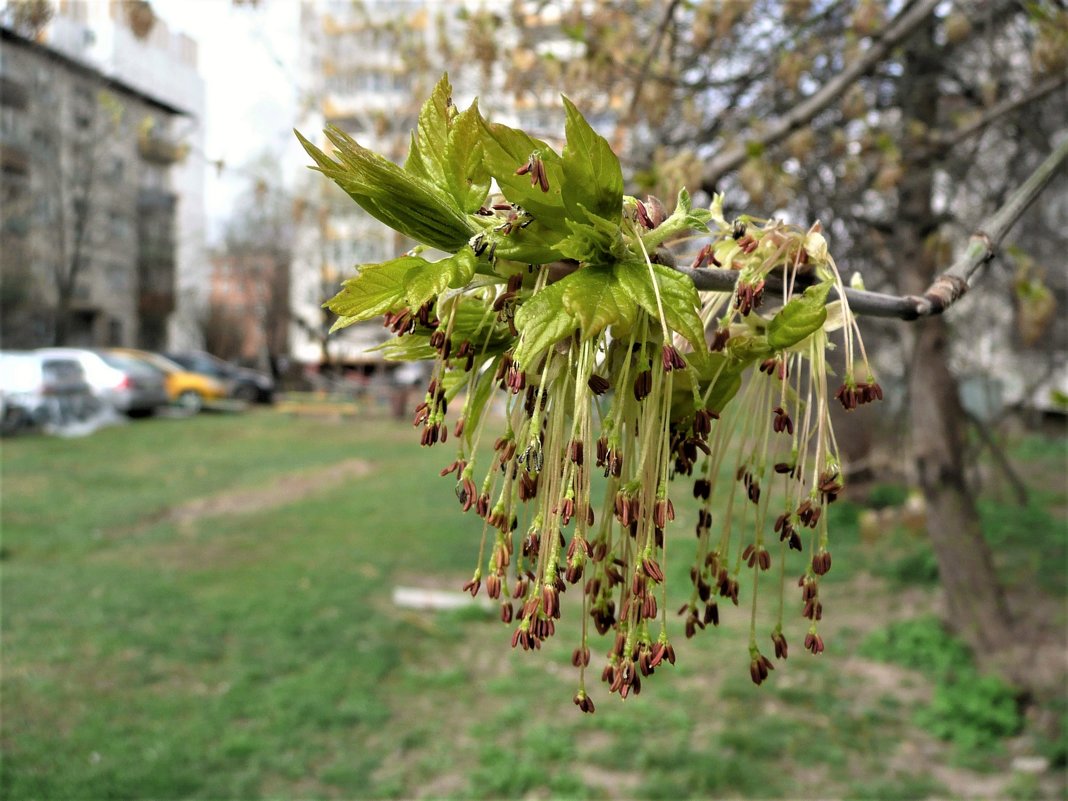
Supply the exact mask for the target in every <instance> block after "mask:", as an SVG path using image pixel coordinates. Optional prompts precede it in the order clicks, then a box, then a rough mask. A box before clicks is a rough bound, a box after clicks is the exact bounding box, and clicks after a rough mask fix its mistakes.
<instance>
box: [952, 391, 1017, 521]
mask: <svg viewBox="0 0 1068 801" xmlns="http://www.w3.org/2000/svg"><path fill="white" fill-rule="evenodd" d="M964 415H965V417H967V418H968V422H969V423H971V424H972V427H973V428H974V429H975V432H976V433H977V434H978V435H979V439H981V440H982V443H983V445H985V446H986V447H987V448H988V449H989V450H990V455H991V456H993V457H994V463H995V464H996V465H997V466H998V469H999V470H1001V472H1002V474H1004V476H1005V478H1006V479H1008V482H1009V485H1010V486H1011V487H1012V494H1013V495H1014V496H1015V497H1016V505H1017V506H1027V502H1028V499H1029V497H1030V496H1029V494H1028V491H1027V485H1026V484H1025V483H1024V481H1023V479H1022V478H1020V475H1019V473H1017V472H1016V469H1015V468H1014V467H1013V466H1012V462H1010V461H1009V457H1008V456H1006V455H1005V451H1004V449H1003V448H1002V447H1001V445H999V444H998V441H997V440H996V439H995V438H994V434H993V433H992V432H991V431H990V426H989V425H987V423H986V422H985V421H983V420H982V419H980V418H979V417H978V416H977V415H974V414H972V413H971V412H969V411H968V410H967V409H965V410H964Z"/></svg>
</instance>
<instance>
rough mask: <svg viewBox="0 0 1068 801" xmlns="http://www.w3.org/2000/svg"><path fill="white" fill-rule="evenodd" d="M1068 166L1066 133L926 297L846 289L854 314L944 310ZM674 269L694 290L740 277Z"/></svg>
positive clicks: (728, 287)
mask: <svg viewBox="0 0 1068 801" xmlns="http://www.w3.org/2000/svg"><path fill="white" fill-rule="evenodd" d="M1065 162H1068V131H1066V132H1065V136H1064V138H1063V139H1062V141H1061V143H1060V145H1058V146H1057V147H1056V148H1055V149H1054V150H1053V152H1052V153H1051V154H1050V155H1049V156H1047V157H1046V159H1045V161H1043V162H1042V163H1041V164H1040V165H1038V167H1037V168H1036V169H1035V171H1034V172H1033V173H1031V176H1030V177H1029V178H1028V179H1027V180H1026V181H1024V182H1023V184H1021V185H1020V186H1019V187H1018V188H1017V189H1016V191H1015V192H1013V193H1012V195H1011V196H1010V197H1009V199H1008V200H1007V201H1005V204H1004V205H1003V206H1002V207H1001V208H999V209H998V210H997V211H995V212H994V213H993V214H992V215H990V216H989V217H987V218H986V219H985V220H984V221H983V222H982V224H980V226H979V228H978V229H977V230H976V231H975V233H973V234H972V236H971V241H970V242H969V244H968V248H967V250H966V251H965V252H964V253H963V255H961V256H960V258H958V259H957V260H956V261H955V262H954V263H953V264H952V266H950V268H949V269H948V270H946V272H944V273H943V274H942V275H940V276H939V277H938V278H937V279H935V281H934V283H933V284H931V286H930V287H929V288H928V289H927V291H926V292H924V293H923V295H905V296H898V295H886V294H883V293H881V292H865V291H861V290H856V289H846V291H845V292H846V298H847V300H848V301H849V307H850V308H851V309H852V310H853V311H854V312H855V313H856V314H863V315H867V316H869V317H893V318H897V319H901V320H916V319H918V318H920V317H930V316H931V315H935V314H941V313H942V312H944V311H945V310H946V309H948V308H949V307H950V306H952V305H953V304H954V303H955V302H956V301H958V300H959V299H960V298H961V296H962V295H964V293H965V292H967V291H968V286H969V282H970V281H971V279H972V276H973V275H974V274H975V273H976V272H977V271H978V270H979V268H980V267H981V266H983V265H984V264H986V263H987V262H989V261H990V260H991V259H993V258H994V256H995V254H996V253H997V250H998V247H999V246H1000V244H1001V240H1002V239H1004V238H1005V234H1006V233H1008V231H1009V229H1011V228H1012V226H1013V225H1015V224H1016V221H1017V220H1019V219H1020V217H1021V216H1023V213H1024V212H1025V211H1026V210H1027V208H1028V207H1029V206H1030V205H1031V204H1032V203H1033V202H1034V200H1035V198H1037V197H1038V196H1039V194H1040V193H1041V192H1042V190H1043V189H1044V188H1045V187H1046V184H1048V183H1049V182H1050V180H1052V178H1053V176H1054V175H1055V174H1056V173H1057V170H1058V169H1059V168H1060V167H1061V166H1062V165H1063V164H1064V163H1065ZM675 269H676V270H678V271H679V272H681V273H684V274H685V275H688V276H690V278H691V280H692V281H693V283H694V286H695V287H697V289H699V290H701V291H710V292H731V291H733V290H734V283H735V281H737V280H738V273H737V272H736V271H734V270H722V269H708V268H702V269H698V270H693V269H690V268H689V267H676V268H675ZM774 284H775V280H774V278H773V277H772V276H769V277H768V286H769V288H772V287H773V286H774ZM837 297H838V294H837V292H836V291H835V290H833V289H832V290H831V295H830V298H829V299H831V300H833V299H837Z"/></svg>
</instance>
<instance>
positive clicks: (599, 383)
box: [586, 374, 611, 395]
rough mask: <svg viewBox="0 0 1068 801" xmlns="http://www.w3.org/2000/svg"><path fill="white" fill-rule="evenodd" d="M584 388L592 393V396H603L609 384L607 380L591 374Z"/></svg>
mask: <svg viewBox="0 0 1068 801" xmlns="http://www.w3.org/2000/svg"><path fill="white" fill-rule="evenodd" d="M586 386H588V387H589V388H590V392H592V393H593V394H594V395H603V394H604V393H606V392H607V391H608V390H609V388H610V387H611V384H609V383H608V379H606V378H602V377H601V376H599V375H596V374H593V375H591V376H590V378H589V380H588V381H587V382H586Z"/></svg>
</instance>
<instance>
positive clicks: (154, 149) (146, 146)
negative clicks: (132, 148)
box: [137, 130, 189, 167]
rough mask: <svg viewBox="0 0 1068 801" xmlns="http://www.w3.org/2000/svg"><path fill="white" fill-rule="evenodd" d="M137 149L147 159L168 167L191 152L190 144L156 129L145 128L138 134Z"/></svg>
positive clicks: (152, 162)
mask: <svg viewBox="0 0 1068 801" xmlns="http://www.w3.org/2000/svg"><path fill="white" fill-rule="evenodd" d="M137 149H138V151H139V152H140V153H141V158H143V159H144V160H145V161H147V162H149V163H151V164H160V165H163V166H167V167H169V166H170V165H172V164H176V163H178V162H179V161H182V160H183V159H185V157H186V155H187V154H188V153H189V146H188V145H186V144H184V143H182V142H177V141H175V140H174V139H172V138H170V137H168V136H164V135H162V134H159V133H157V132H156V131H154V130H145V131H141V132H140V133H139V134H138V137H137Z"/></svg>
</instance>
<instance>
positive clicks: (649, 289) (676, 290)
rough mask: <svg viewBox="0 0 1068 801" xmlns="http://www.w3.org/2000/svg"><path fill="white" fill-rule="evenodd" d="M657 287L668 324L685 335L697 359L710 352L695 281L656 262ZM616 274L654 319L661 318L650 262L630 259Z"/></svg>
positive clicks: (620, 265) (617, 268)
mask: <svg viewBox="0 0 1068 801" xmlns="http://www.w3.org/2000/svg"><path fill="white" fill-rule="evenodd" d="M653 272H654V274H655V275H656V281H657V286H658V288H659V292H660V307H663V309H664V320H665V321H666V322H667V325H668V327H669V328H670V329H671V330H673V331H677V332H678V333H680V334H682V336H684V337H685V338H686V339H687V340H688V341H689V342H690V344H691V345H692V346H693V349H694V354H696V358H697V359H698V360H700V359H703V358H704V357H705V355H706V354H707V353H708V343H707V342H706V341H705V329H704V326H703V325H702V324H701V318H700V317H699V316H698V315H697V309H698V308H699V307H700V299H699V298H698V297H697V290H696V289H694V286H693V281H691V280H690V279H689V278H687V277H686V276H685V275H683V274H682V273H678V272H675V270H672V269H671V268H670V267H665V266H663V265H662V264H654V265H653ZM616 275H617V276H618V277H619V280H620V282H621V284H622V285H623V287H624V288H625V289H626V291H627V292H629V293H630V295H631V297H633V298H634V300H635V301H637V303H638V305H639V306H641V307H642V308H643V309H645V311H646V312H647V313H648V314H649V316H650V317H652V318H653V319H654V320H658V319H659V318H660V311H659V308H660V307H658V306H657V302H656V293H655V292H654V291H653V285H652V278H651V277H650V275H649V265H648V264H646V263H645V262H643V261H628V262H624V263H622V264H619V265H617V267H616Z"/></svg>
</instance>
